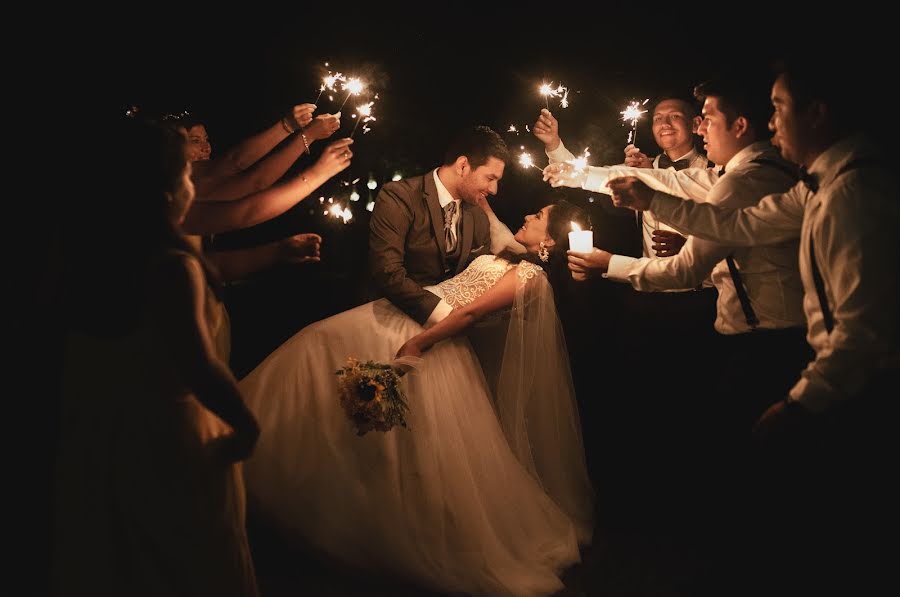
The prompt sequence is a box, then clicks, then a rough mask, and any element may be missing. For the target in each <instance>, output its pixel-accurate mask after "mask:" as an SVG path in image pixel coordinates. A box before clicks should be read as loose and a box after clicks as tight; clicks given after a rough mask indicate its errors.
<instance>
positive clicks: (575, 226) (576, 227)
mask: <svg viewBox="0 0 900 597" xmlns="http://www.w3.org/2000/svg"><path fill="white" fill-rule="evenodd" d="M572 232H581V226H579V225H578V222H572Z"/></svg>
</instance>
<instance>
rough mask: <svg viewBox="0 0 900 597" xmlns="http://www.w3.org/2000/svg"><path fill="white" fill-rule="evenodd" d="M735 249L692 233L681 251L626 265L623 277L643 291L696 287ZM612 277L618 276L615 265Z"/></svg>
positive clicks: (638, 260)
mask: <svg viewBox="0 0 900 597" xmlns="http://www.w3.org/2000/svg"><path fill="white" fill-rule="evenodd" d="M732 250H733V249H732V248H731V247H727V246H724V245H719V244H717V243H712V242H709V241H704V240H701V239H698V238H694V237H691V238H688V241H687V243H685V245H684V247H682V249H681V251H679V253H678V254H677V255H673V256H672V257H666V258H659V257H655V258H650V259H648V258H643V259H637V260H635V261H634V262H633V263H632V264H630V265H629V266H628V267H627V268H626V269H625V271H624V272H623V273H624V276H623V277H624V278H625V279H626V280H627V281H628V282H630V283H631V285H632V286H633V287H634V288H635V289H636V290H640V291H643V292H658V291H662V290H679V289H687V288H696V287H697V286H698V285H699V284H700V283H701V282H703V280H705V279H706V278H707V277H709V275H710V273H711V272H712V271H713V269H714V268H715V266H716V264H717V263H719V262H720V261H722V260H723V259H725V258H726V257H727V256H728V255H729V253H731V252H732ZM610 277H612V278H614V277H615V276H613V275H612V268H610ZM620 279H621V278H620Z"/></svg>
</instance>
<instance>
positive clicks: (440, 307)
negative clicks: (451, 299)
mask: <svg viewBox="0 0 900 597" xmlns="http://www.w3.org/2000/svg"><path fill="white" fill-rule="evenodd" d="M450 311H453V307H451V306H450V304H449V303H448V302H447V301H445V300H444V299H441V302H439V303H438V304H437V306H436V307H435V308H434V311H432V312H431V315H429V316H428V319H427V320H425V325H424V326H423V327H425V329H428V328H430V327H431V326H433V325H434V324H436V323H437V322H439V321H441V320H442V319H444V318H445V317H447V316H448V315H450Z"/></svg>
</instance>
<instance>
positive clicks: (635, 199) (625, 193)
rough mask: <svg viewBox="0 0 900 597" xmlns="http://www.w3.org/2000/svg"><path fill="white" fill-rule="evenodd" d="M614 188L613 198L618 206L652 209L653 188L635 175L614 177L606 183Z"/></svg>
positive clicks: (636, 209)
mask: <svg viewBox="0 0 900 597" xmlns="http://www.w3.org/2000/svg"><path fill="white" fill-rule="evenodd" d="M606 186H608V187H609V188H610V190H612V200H613V203H614V204H615V206H616V207H627V208H628V209H633V210H634V211H646V210H648V209H650V202H651V201H652V200H653V189H651V188H650V187H648V186H647V185H646V184H644V183H643V182H641V181H640V180H638V179H637V178H636V177H634V176H622V177H620V178H612V179H610V181H609V182H607V183H606Z"/></svg>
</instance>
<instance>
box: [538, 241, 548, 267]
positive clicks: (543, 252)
mask: <svg viewBox="0 0 900 597" xmlns="http://www.w3.org/2000/svg"><path fill="white" fill-rule="evenodd" d="M538 259H540V260H541V261H543V262H544V263H547V262H548V261H550V250H549V249H548V248H547V246H546V245H545V244H544V241H541V244H540V248H538Z"/></svg>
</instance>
